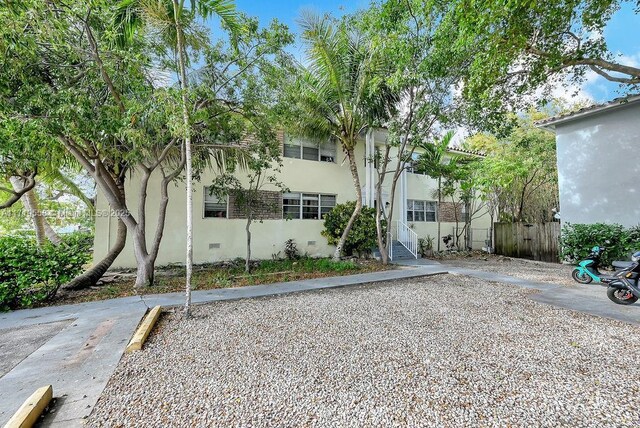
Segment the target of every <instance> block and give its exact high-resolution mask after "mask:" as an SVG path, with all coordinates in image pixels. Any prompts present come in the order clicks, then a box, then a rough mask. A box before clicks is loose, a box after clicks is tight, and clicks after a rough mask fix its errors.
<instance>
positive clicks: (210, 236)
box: [94, 137, 489, 267]
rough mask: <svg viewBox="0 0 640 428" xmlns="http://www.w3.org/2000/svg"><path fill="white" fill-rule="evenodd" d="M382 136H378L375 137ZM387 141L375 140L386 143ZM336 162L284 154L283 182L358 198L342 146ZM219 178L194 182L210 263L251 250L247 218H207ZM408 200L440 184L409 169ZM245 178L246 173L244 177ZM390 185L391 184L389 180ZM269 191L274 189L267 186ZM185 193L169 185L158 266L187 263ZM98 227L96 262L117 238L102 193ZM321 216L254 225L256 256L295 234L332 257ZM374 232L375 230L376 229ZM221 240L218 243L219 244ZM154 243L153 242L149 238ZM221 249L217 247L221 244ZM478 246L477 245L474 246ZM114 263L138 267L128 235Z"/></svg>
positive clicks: (132, 198)
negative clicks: (208, 190) (208, 193)
mask: <svg viewBox="0 0 640 428" xmlns="http://www.w3.org/2000/svg"><path fill="white" fill-rule="evenodd" d="M376 138H378V139H379V137H376ZM381 143H383V142H382V141H376V144H381ZM337 153H338V156H337V160H336V163H328V162H318V161H308V160H302V159H291V158H283V167H282V170H281V174H280V175H279V176H280V180H281V181H282V182H283V183H284V184H285V185H286V186H287V187H288V188H289V189H290V191H292V192H306V193H325V194H335V195H337V203H343V202H346V201H350V200H354V199H355V191H354V189H353V180H352V179H351V174H350V172H349V166H348V162H347V161H346V159H345V156H344V154H343V153H341V152H340V150H338V152H337ZM356 156H357V157H358V159H360V161H359V162H358V168H359V174H360V180H361V184H362V186H364V185H365V163H364V157H365V145H364V140H363V141H362V142H361V144H359V145H358V146H357V148H356ZM214 176H215V172H214V171H209V172H206V173H204V174H203V175H202V177H201V181H200V182H195V183H194V195H193V204H194V221H193V233H194V248H193V255H194V262H195V263H207V262H215V261H220V260H226V259H232V258H236V257H244V256H245V254H246V235H245V225H246V221H245V220H231V219H224V218H204V216H203V206H204V186H206V185H208V184H210V183H211V182H212V181H213V178H214ZM406 176H407V185H406V189H407V198H408V199H420V200H435V198H434V197H433V192H434V190H435V189H436V186H437V185H436V182H435V181H434V180H432V179H430V178H428V177H426V176H422V175H417V174H411V173H407V175H406ZM240 177H241V176H240ZM159 181H160V178H159V175H156V174H154V175H153V176H152V178H151V180H150V182H149V187H148V197H147V208H146V212H147V234H148V236H150V237H151V236H153V234H154V232H155V226H156V224H155V222H156V217H157V216H156V213H157V207H158V200H159ZM385 187H386V188H387V191H388V188H389V187H390V182H389V183H387V186H385ZM266 189H267V190H268V189H269V188H266ZM138 191H139V183H138V180H137V179H136V176H135V175H134V176H133V177H130V178H128V180H127V182H126V193H127V203H128V206H129V209H130V210H131V212H132V213H134V215H135V213H137V211H138ZM400 203H401V201H400V191H399V190H398V191H397V192H396V202H395V210H394V211H395V213H394V217H395V219H396V220H397V219H399V217H400V212H401V206H400ZM185 205H186V195H185V191H184V184H183V183H181V182H178V183H175V184H171V185H170V186H169V205H168V208H167V219H166V225H165V230H164V237H163V240H162V244H161V246H160V251H159V255H158V260H157V265H166V264H169V263H183V262H184V260H185V248H186V239H185V235H186V233H185V232H186V226H185V213H186V210H185ZM97 212H98V217H97V218H96V225H95V244H94V260H100V259H101V258H102V257H103V256H104V255H105V254H106V252H107V251H108V249H109V247H110V245H111V243H112V242H113V240H114V239H115V230H116V223H117V220H116V218H115V217H113V216H112V215H108V212H109V208H108V205H107V203H106V201H105V198H104V197H103V196H102V195H101V194H100V192H98V197H97ZM322 223H323V221H322V220H265V221H264V222H263V223H257V222H256V223H253V225H252V226H251V230H252V257H253V258H256V259H266V258H271V256H272V255H273V254H276V253H278V252H281V254H283V249H284V242H285V241H286V240H287V239H290V238H293V239H294V240H295V241H296V243H297V246H298V249H299V250H300V251H301V252H302V253H307V254H309V255H311V256H329V255H331V254H332V253H333V250H334V247H333V246H329V245H327V241H326V238H324V237H323V236H321V235H320V232H321V230H322V229H323V224H322ZM410 226H411V227H412V228H413V229H414V230H415V231H416V233H417V234H418V236H419V237H425V236H427V235H431V236H434V237H435V236H436V234H437V225H436V223H435V222H414V223H411V224H410ZM453 226H454V224H452V223H442V234H443V235H446V234H449V233H451V232H452V230H453ZM488 227H489V217H488V215H485V216H483V217H481V218H479V219H477V220H474V221H473V228H479V229H487V228H488ZM372 233H375V231H372ZM218 244H219V245H218ZM149 245H150V242H149ZM217 246H219V248H213V247H217ZM474 246H475V247H478V245H474ZM114 266H117V267H135V266H136V262H135V257H134V253H133V243H132V239H131V237H130V236H129V238H128V242H127V245H126V247H125V249H124V250H123V252H122V253H121V254H120V256H119V257H118V259H117V260H116V262H115V263H114Z"/></svg>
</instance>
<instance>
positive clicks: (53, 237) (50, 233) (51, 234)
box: [42, 219, 62, 246]
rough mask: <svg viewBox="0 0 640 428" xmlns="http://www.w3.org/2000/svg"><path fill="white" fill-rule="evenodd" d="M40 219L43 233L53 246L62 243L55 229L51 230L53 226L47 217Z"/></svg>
mask: <svg viewBox="0 0 640 428" xmlns="http://www.w3.org/2000/svg"><path fill="white" fill-rule="evenodd" d="M42 220H43V222H44V234H45V236H46V237H47V239H48V240H49V241H50V242H51V243H52V244H53V245H55V246H58V245H60V244H62V239H61V238H60V236H59V235H58V234H57V233H56V231H55V230H53V228H52V227H51V225H50V224H49V222H48V221H47V219H42Z"/></svg>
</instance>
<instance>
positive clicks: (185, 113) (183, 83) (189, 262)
mask: <svg viewBox="0 0 640 428" xmlns="http://www.w3.org/2000/svg"><path fill="white" fill-rule="evenodd" d="M181 12H182V10H181V8H180V6H179V5H178V1H177V0H173V18H174V21H175V25H176V35H177V51H178V52H177V54H178V68H179V72H180V89H181V91H182V120H183V124H184V127H185V129H184V132H185V138H184V143H185V161H186V162H185V164H186V168H185V169H186V175H187V178H186V179H187V255H186V263H185V265H186V266H185V267H186V281H185V305H184V311H185V315H186V316H187V317H188V316H189V315H190V311H191V275H192V271H193V183H192V181H191V180H192V176H193V172H192V169H193V168H192V159H191V133H190V132H189V107H188V99H187V87H188V83H187V71H186V66H185V55H186V52H185V45H184V33H183V32H182V26H181V24H180V13H181Z"/></svg>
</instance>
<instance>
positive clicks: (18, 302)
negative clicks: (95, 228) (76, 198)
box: [0, 233, 93, 311]
mask: <svg viewBox="0 0 640 428" xmlns="http://www.w3.org/2000/svg"><path fill="white" fill-rule="evenodd" d="M62 240H63V243H62V244H61V245H59V246H54V245H52V244H50V243H47V244H45V245H44V246H43V247H42V248H38V246H37V245H36V241H35V239H34V238H33V237H30V236H3V237H0V311H6V310H9V309H18V308H23V307H30V306H33V305H34V304H35V303H38V302H43V301H46V300H49V299H51V298H52V297H53V296H55V293H56V291H57V290H58V288H59V287H60V286H61V285H62V284H64V283H66V282H68V281H69V280H71V279H72V278H74V277H75V276H76V275H78V274H80V273H81V272H82V267H83V265H84V264H85V263H87V262H88V261H89V260H90V258H91V251H90V250H91V245H92V242H93V239H92V237H91V235H90V234H87V233H73V234H69V235H66V236H63V237H62Z"/></svg>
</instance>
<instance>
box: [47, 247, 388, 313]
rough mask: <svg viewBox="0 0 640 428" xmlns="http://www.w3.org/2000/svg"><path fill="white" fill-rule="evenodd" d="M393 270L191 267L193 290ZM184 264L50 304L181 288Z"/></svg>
mask: <svg viewBox="0 0 640 428" xmlns="http://www.w3.org/2000/svg"><path fill="white" fill-rule="evenodd" d="M388 269H392V267H391V266H383V265H382V264H381V263H380V262H378V261H375V260H359V261H338V262H335V261H333V260H331V259H312V258H302V259H299V260H262V261H259V262H253V268H252V270H251V273H250V274H247V273H245V271H244V260H242V259H236V260H234V261H232V262H227V263H224V264H221V265H205V266H194V271H193V277H192V287H193V289H194V290H212V289H220V288H230V287H243V286H247V285H258V284H272V283H275V282H287V281H298V280H304V279H312V278H323V277H329V276H342V275H351V274H356V273H366V272H376V271H382V270H388ZM184 275H185V271H184V268H183V267H163V268H161V269H158V270H157V272H156V277H155V284H154V286H153V287H148V288H146V289H143V290H136V289H135V287H134V281H135V273H134V274H128V275H127V276H126V277H123V278H122V279H119V280H117V281H116V282H113V283H110V284H107V285H103V286H99V287H93V288H91V289H88V290H79V291H75V292H70V293H69V294H66V295H61V296H58V297H56V298H55V299H54V300H53V301H52V302H51V305H61V304H69V303H80V302H89V301H95V300H105V299H113V298H117V297H126V296H137V295H148V294H162V293H173V292H182V291H184Z"/></svg>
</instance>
